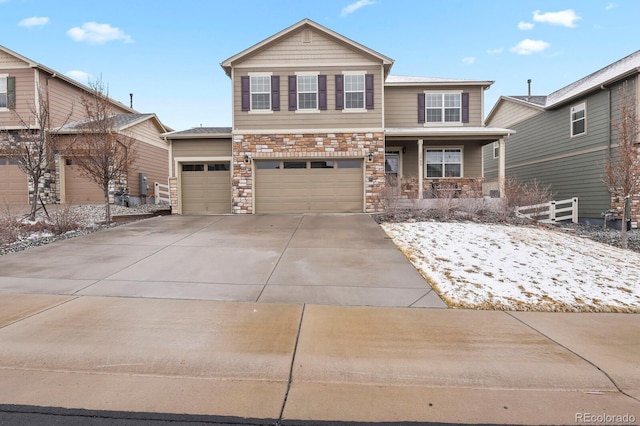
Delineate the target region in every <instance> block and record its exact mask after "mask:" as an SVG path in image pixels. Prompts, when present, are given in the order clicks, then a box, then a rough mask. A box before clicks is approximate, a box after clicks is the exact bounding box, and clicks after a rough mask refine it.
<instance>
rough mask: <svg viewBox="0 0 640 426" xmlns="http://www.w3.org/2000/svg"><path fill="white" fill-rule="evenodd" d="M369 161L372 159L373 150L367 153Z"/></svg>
mask: <svg viewBox="0 0 640 426" xmlns="http://www.w3.org/2000/svg"><path fill="white" fill-rule="evenodd" d="M369 161H373V152H370V153H369Z"/></svg>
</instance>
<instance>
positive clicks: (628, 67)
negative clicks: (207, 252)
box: [545, 50, 640, 108]
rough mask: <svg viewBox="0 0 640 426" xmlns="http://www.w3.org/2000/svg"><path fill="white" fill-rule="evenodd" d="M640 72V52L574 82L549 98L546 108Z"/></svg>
mask: <svg viewBox="0 0 640 426" xmlns="http://www.w3.org/2000/svg"><path fill="white" fill-rule="evenodd" d="M639 72H640V50H638V51H636V52H634V53H632V54H630V55H629V56H626V57H624V58H622V59H620V60H618V61H616V62H614V63H612V64H609V65H607V66H606V67H604V68H602V69H599V70H598V71H596V72H594V73H592V74H589V75H588V76H586V77H584V78H581V79H580V80H578V81H576V82H573V83H571V84H569V85H567V86H565V87H563V88H562V89H560V90H556V91H555V92H553V93H551V94H550V95H549V96H547V102H546V105H545V106H546V107H547V108H551V107H554V106H557V105H559V104H562V103H565V102H568V101H570V100H572V99H575V98H577V97H579V96H583V95H585V94H587V93H588V92H591V91H593V90H596V89H599V88H600V87H601V86H606V85H608V84H611V83H614V82H616V81H618V80H621V79H623V78H625V77H628V76H630V75H633V74H637V73H639Z"/></svg>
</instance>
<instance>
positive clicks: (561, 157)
mask: <svg viewBox="0 0 640 426" xmlns="http://www.w3.org/2000/svg"><path fill="white" fill-rule="evenodd" d="M619 87H620V85H615V86H613V87H611V89H610V90H599V91H597V92H594V93H592V94H591V95H589V96H586V97H584V98H580V99H577V100H575V101H571V102H568V103H566V104H563V105H561V106H559V107H557V108H555V109H552V110H547V111H544V112H543V113H541V114H539V115H536V116H534V117H532V118H530V119H528V120H525V121H522V122H520V123H518V124H516V125H514V126H512V128H513V129H514V130H516V134H515V135H512V136H511V137H509V138H508V140H507V142H506V158H505V160H506V176H507V177H510V176H515V177H517V178H518V179H520V180H523V181H528V180H532V179H534V178H536V179H538V180H539V181H541V182H542V183H544V184H545V185H548V186H550V187H551V190H552V192H553V193H554V194H555V198H556V199H565V198H571V197H578V198H579V216H580V218H581V219H583V220H586V219H600V218H601V212H603V211H605V210H607V209H609V208H610V195H609V191H608V190H607V187H606V185H605V184H604V182H603V176H604V165H605V163H606V161H607V158H608V154H609V150H610V148H611V143H612V141H611V138H612V137H613V136H612V134H611V133H612V129H611V119H612V115H613V116H614V117H615V109H616V104H617V98H618V93H617V92H618V88H619ZM582 102H585V103H586V133H584V134H581V135H579V136H574V137H571V121H570V110H571V107H572V106H574V105H576V104H579V103H582ZM483 160H484V173H485V177H486V178H488V179H491V178H496V177H497V167H498V166H497V162H498V160H497V159H494V158H493V152H492V146H491V145H489V146H487V147H486V148H485V149H484V152H483Z"/></svg>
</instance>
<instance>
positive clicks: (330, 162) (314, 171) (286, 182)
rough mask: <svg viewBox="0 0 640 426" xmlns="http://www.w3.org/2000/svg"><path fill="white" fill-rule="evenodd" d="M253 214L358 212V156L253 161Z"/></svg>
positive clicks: (360, 194)
mask: <svg viewBox="0 0 640 426" xmlns="http://www.w3.org/2000/svg"><path fill="white" fill-rule="evenodd" d="M255 174H256V175H255V186H256V188H255V197H256V200H255V203H256V204H255V206H256V213H307V212H317V213H321V212H330V213H361V212H362V211H363V201H364V196H363V188H364V185H363V170H362V160H359V159H344V160H335V159H318V160H315V159H314V160H284V161H278V160H275V161H268V160H258V161H256V162H255Z"/></svg>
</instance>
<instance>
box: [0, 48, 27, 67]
mask: <svg viewBox="0 0 640 426" xmlns="http://www.w3.org/2000/svg"><path fill="white" fill-rule="evenodd" d="M28 67H29V64H27V63H26V62H24V61H23V60H21V59H19V58H16V57H15V56H13V55H10V54H8V53H6V52H3V51H1V50H0V70H1V69H4V68H28Z"/></svg>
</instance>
